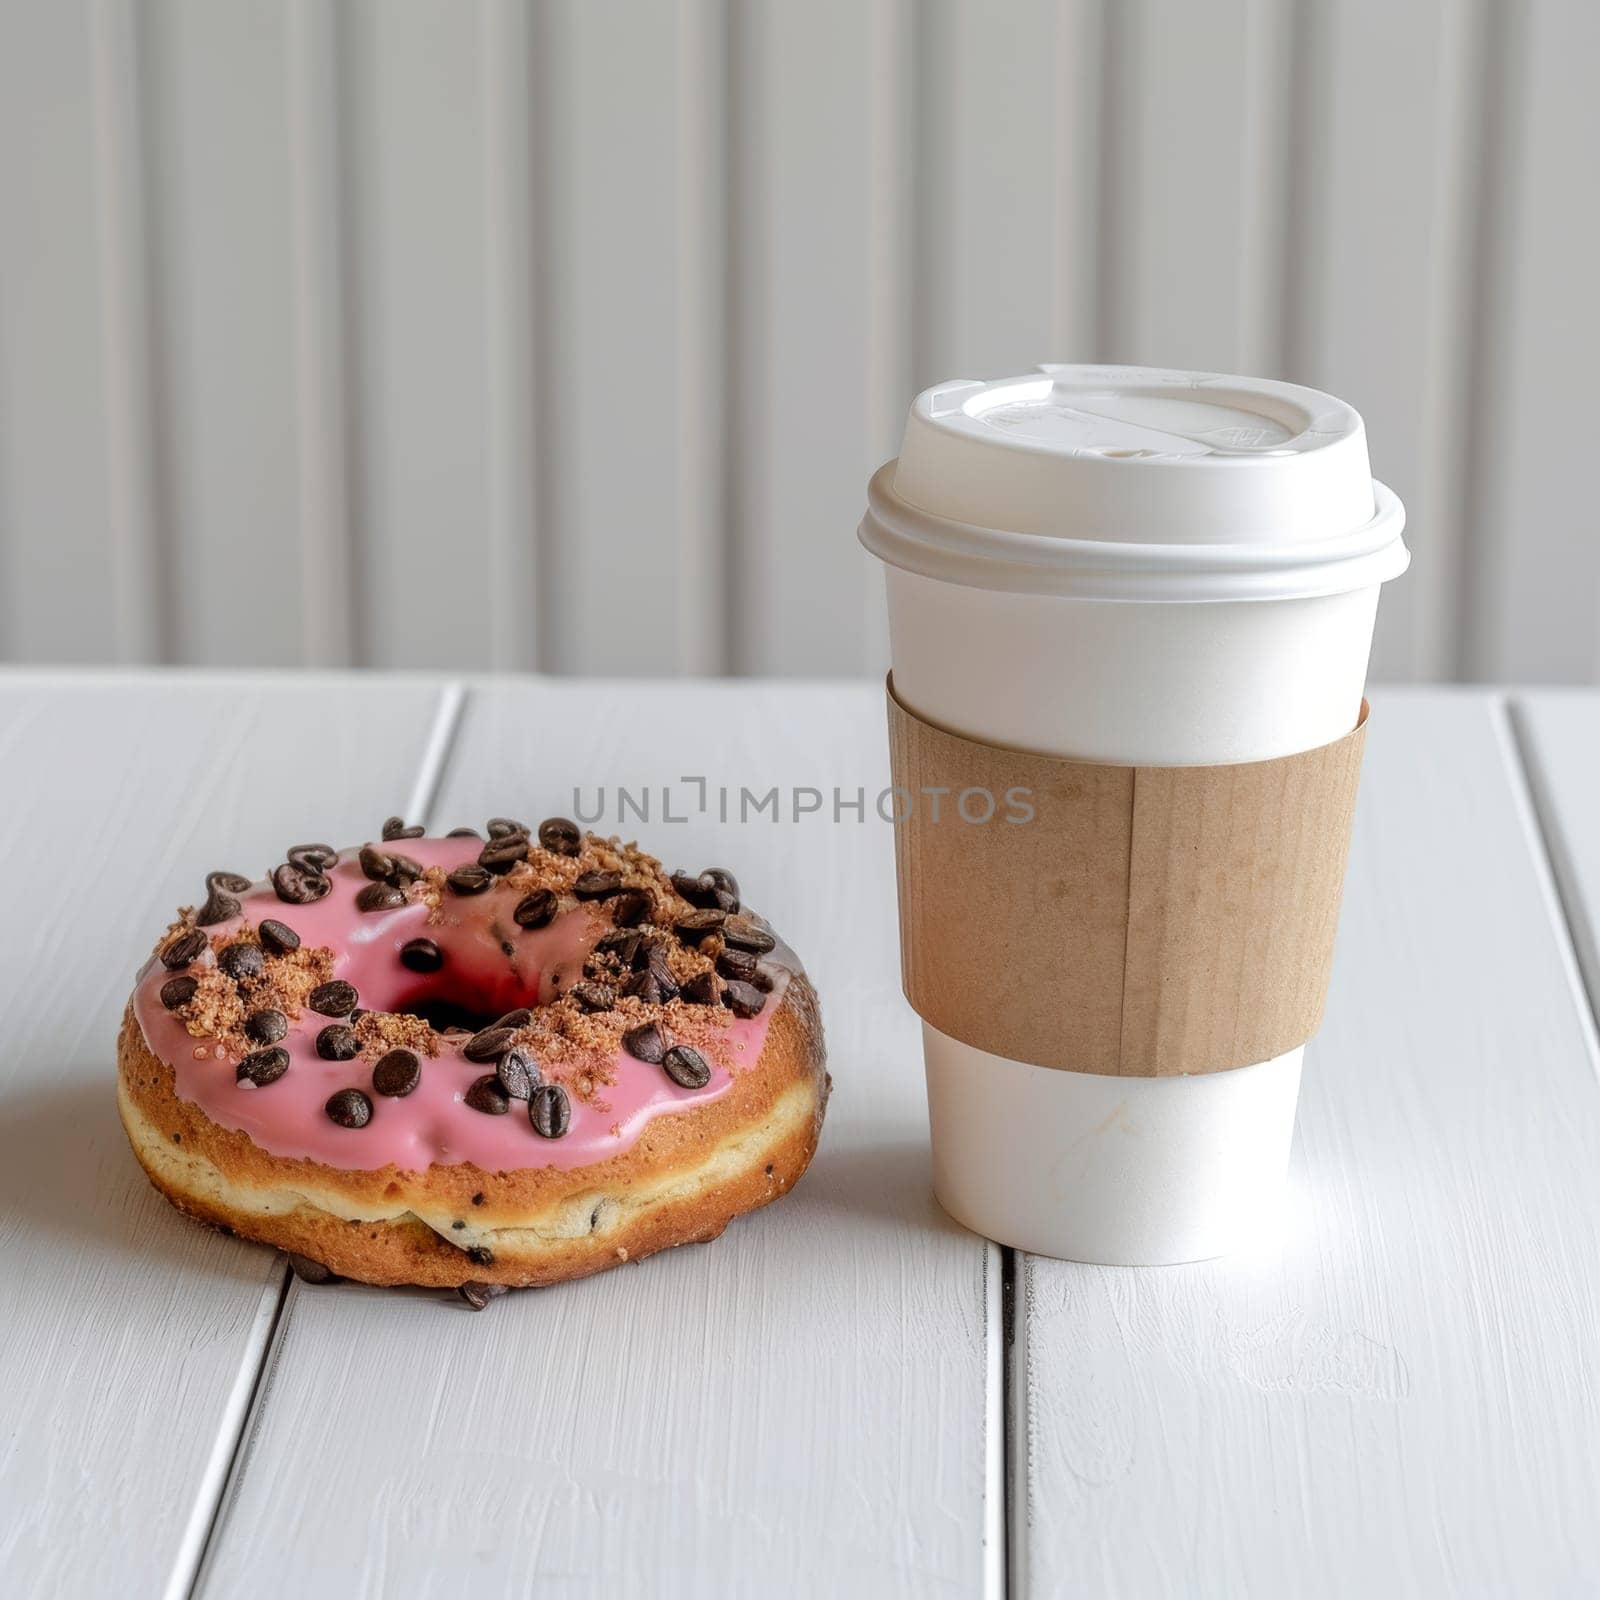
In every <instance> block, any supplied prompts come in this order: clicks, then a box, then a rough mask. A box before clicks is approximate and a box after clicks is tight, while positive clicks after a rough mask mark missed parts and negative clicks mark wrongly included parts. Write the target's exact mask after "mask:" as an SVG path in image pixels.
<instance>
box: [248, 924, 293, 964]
mask: <svg viewBox="0 0 1600 1600" xmlns="http://www.w3.org/2000/svg"><path fill="white" fill-rule="evenodd" d="M256 932H257V934H258V935H260V938H261V948H262V949H263V950H265V951H267V953H268V954H269V955H275V956H286V955H288V954H289V952H290V951H291V950H298V949H299V948H300V935H299V934H298V933H296V932H295V931H294V929H293V928H291V927H290V926H289V925H288V924H287V923H286V922H279V921H278V920H277V919H276V918H275V917H268V918H267V920H266V921H265V922H263V923H262V924H261V926H260V927H259V928H257V929H256Z"/></svg>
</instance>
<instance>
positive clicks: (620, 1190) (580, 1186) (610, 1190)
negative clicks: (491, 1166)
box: [117, 974, 829, 1287]
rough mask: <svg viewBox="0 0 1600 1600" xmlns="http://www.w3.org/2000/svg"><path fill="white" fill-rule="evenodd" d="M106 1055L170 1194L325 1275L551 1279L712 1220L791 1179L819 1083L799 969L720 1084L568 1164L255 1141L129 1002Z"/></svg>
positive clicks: (139, 1145)
mask: <svg viewBox="0 0 1600 1600" xmlns="http://www.w3.org/2000/svg"><path fill="white" fill-rule="evenodd" d="M117 1062H118V1094H117V1100H118V1106H119V1109H120V1111H121V1114H122V1121H123V1126H124V1128H125V1129H126V1130H127V1133H128V1138H129V1141H130V1143H131V1144H132V1145H133V1149H134V1153H135V1155H136V1156H137V1158H138V1160H139V1162H140V1164H141V1166H143V1167H144V1169H145V1172H146V1173H147V1175H148V1176H149V1178H150V1180H151V1182H152V1183H153V1184H154V1185H155V1186H156V1188H157V1189H159V1190H160V1191H161V1192H162V1193H163V1194H164V1195H166V1197H167V1198H168V1199H169V1200H171V1201H172V1203H173V1204H174V1205H176V1206H177V1207H178V1208H179V1209H180V1210H183V1211H185V1212H187V1213H189V1214H190V1215H191V1216H195V1217H198V1218H200V1219H201V1220H202V1221H205V1222H209V1223H212V1224H213V1225H215V1226H217V1227H221V1228H226V1229H229V1230H231V1231H232V1232H234V1233H236V1234H238V1235H240V1236H241V1237H244V1238H249V1239H256V1240H259V1241H261V1242H262V1243H265V1244H270V1245H275V1246H276V1247H278V1248H279V1249H283V1250H291V1251H294V1252H296V1253H297V1254H300V1255H304V1256H308V1257H310V1258H311V1259H313V1260H315V1261H319V1262H321V1263H323V1265H325V1266H326V1267H328V1268H329V1269H330V1270H331V1271H333V1272H335V1273H337V1274H338V1275H339V1276H340V1277H346V1278H355V1279H358V1280H360V1281H361V1282H365V1283H374V1284H422V1285H431V1286H437V1287H455V1286H459V1285H460V1284H463V1283H468V1282H483V1283H503V1284H507V1285H513V1286H531V1285H536V1284H548V1283H556V1282H560V1281H562V1280H564V1279H567V1278H575V1277H581V1276H584V1275H585V1274H588V1273H591V1272H598V1271H601V1270H602V1269H603V1268H605V1267H608V1266H615V1265H617V1264H619V1263H620V1262H622V1261H636V1260H639V1259H640V1258H642V1257H643V1256H647V1255H650V1254H653V1253H654V1252H655V1251H657V1250H662V1249H666V1248H667V1247H668V1246H670V1245H675V1244H686V1243H691V1242H696V1241H700V1240H705V1239H713V1238H715V1237H716V1236H717V1235H718V1234H719V1233H721V1232H722V1230H723V1229H724V1228H725V1227H726V1226H727V1224H728V1222H729V1221H730V1220H731V1219H732V1218H733V1217H735V1216H738V1215H740V1214H741V1213H742V1212H745V1211H751V1210H754V1209H755V1208H756V1207H758V1206H762V1205H765V1204H766V1203H767V1202H768V1201H770V1200H774V1199H776V1198H777V1197H778V1196H779V1195H781V1194H782V1193H784V1192H785V1191H786V1190H787V1189H789V1188H791V1187H792V1186H793V1185H794V1183H795V1182H796V1181H797V1180H798V1179H799V1177H800V1176H801V1174H802V1173H803V1172H804V1171H805V1169H806V1166H807V1165H808V1163H809V1162H810V1160H811V1156H812V1154H813V1152H814V1151H815V1149H816V1143H817V1136H818V1134H819V1132H820V1130H821V1126H822V1119H823V1114H824V1111H825V1109H826V1104H827V1094H828V1086H829V1084H828V1077H827V1072H826V1069H825V1057H824V1050H823V1040H822V1023H821V1016H820V1013H819V1009H818V1006H817V998H816V993H815V991H814V990H813V989H812V987H811V985H810V983H809V982H808V981H807V980H806V978H805V977H804V975H801V974H797V975H796V976H795V977H794V978H793V979H792V980H791V982H790V983H789V984H788V985H787V987H786V989H785V992H784V995H783V998H782V1001H781V1004H780V1006H779V1009H778V1012H777V1013H776V1015H775V1016H774V1017H773V1020H772V1025H771V1027H770V1028H769V1029H768V1032H767V1039H766V1043H765V1045H764V1047H763V1049H762V1052H761V1055H760V1057H759V1058H758V1060H757V1062H756V1064H755V1065H754V1067H752V1068H749V1069H747V1070H745V1071H743V1072H741V1073H740V1074H739V1075H738V1076H737V1077H736V1079H735V1080H734V1083H733V1086H732V1087H731V1088H730V1089H729V1091H728V1092H727V1093H726V1094H724V1095H723V1096H721V1097H720V1098H719V1099H718V1100H715V1101H713V1102H711V1103H710V1104H709V1105H706V1106H704V1107H700V1108H696V1109H694V1110H691V1111H687V1112H680V1113H675V1114H672V1115H666V1116H660V1117H657V1118H656V1119H655V1120H654V1121H652V1122H651V1123H650V1124H649V1125H648V1126H647V1128H646V1129H645V1131H644V1133H643V1134H642V1135H641V1136H640V1138H639V1140H638V1141H637V1142H636V1143H635V1144H634V1145H633V1146H632V1147H631V1148H630V1149H629V1150H627V1151H625V1152H624V1153H622V1154H621V1155H618V1156H614V1157H612V1158H611V1159H610V1160H607V1161H603V1162H597V1163H595V1164H594V1165H591V1166H588V1167H581V1168H575V1169H573V1170H571V1171H560V1170H558V1169H555V1168H550V1167H544V1168H535V1167H528V1168H522V1169H518V1170H516V1171H510V1172H487V1171H485V1170H483V1169H482V1168H478V1167H475V1166H472V1165H471V1164H470V1163H463V1164H460V1165H457V1166H449V1167H431V1168H429V1169H428V1170H427V1171H426V1172H420V1173H419V1172H405V1171H402V1170H401V1169H399V1168H397V1167H393V1166H389V1167H382V1168H378V1169H375V1170H373V1171H370V1172H352V1171H346V1170H344V1169H341V1168H337V1167H330V1166H327V1165H325V1164H323V1163H321V1162H316V1161H310V1160H303V1159H291V1158H286V1157H279V1156H273V1155H270V1154H268V1153H267V1152H266V1151H264V1150H262V1149H260V1148H259V1147H258V1146H257V1145H255V1144H254V1143H253V1142H252V1141H251V1140H250V1139H249V1137H248V1136H247V1135H245V1134H242V1133H239V1132H237V1131H235V1130H233V1129H230V1128H223V1127H221V1126H219V1125H218V1124H217V1123H214V1122H212V1121H211V1119H210V1118H209V1117H207V1116H206V1115H205V1113H204V1112H202V1111H201V1110H200V1109H199V1107H198V1106H195V1105H193V1104H192V1103H190V1102H188V1101H184V1100H180V1099H179V1098H178V1097H177V1095H176V1093H175V1091H174V1076H173V1072H172V1069H171V1067H169V1066H168V1065H167V1064H166V1063H165V1062H163V1061H161V1060H160V1059H159V1058H158V1057H157V1056H156V1055H155V1054H154V1053H153V1052H152V1051H151V1050H150V1048H149V1046H148V1044H147V1043H146V1042H145V1038H144V1034H143V1032H142V1030H141V1029H140V1027H139V1025H138V1022H137V1020H136V1019H135V1018H134V1016H133V1011H132V1007H131V1005H130V1007H129V1009H128V1010H127V1011H126V1013H125V1014H124V1016H123V1023H122V1030H121V1034H120V1036H119V1038H118V1043H117ZM458 1224H459V1226H458ZM469 1250H470V1251H471V1252H472V1254H469V1253H468V1251H469Z"/></svg>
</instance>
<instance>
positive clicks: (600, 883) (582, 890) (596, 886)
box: [572, 871, 622, 900]
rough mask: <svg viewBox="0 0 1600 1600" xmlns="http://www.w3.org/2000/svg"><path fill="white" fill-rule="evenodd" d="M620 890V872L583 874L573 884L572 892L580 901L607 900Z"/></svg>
mask: <svg viewBox="0 0 1600 1600" xmlns="http://www.w3.org/2000/svg"><path fill="white" fill-rule="evenodd" d="M621 888H622V874H621V873H620V872H600V871H595V872H585V873H581V874H580V875H579V877H578V881H577V882H576V883H574V884H573V886H572V892H573V893H574V894H575V895H576V896H577V897H578V898H579V899H580V900H609V899H610V898H611V896H612V895H614V894H617V893H618V892H619V891H620V890H621Z"/></svg>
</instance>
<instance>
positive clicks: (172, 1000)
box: [161, 973, 200, 1011]
mask: <svg viewBox="0 0 1600 1600" xmlns="http://www.w3.org/2000/svg"><path fill="white" fill-rule="evenodd" d="M199 987H200V980H199V979H198V978H191V977H190V976H189V975H188V974H187V973H185V974H184V975H183V976H182V977H179V978H168V979H167V981H166V982H165V983H164V984H162V985H161V1003H162V1005H164V1006H165V1007H166V1008H167V1010H168V1011H176V1010H177V1009H178V1007H179V1006H186V1005H188V1003H189V1002H190V1001H191V1000H193V999H194V992H195V990H196V989H198V988H199Z"/></svg>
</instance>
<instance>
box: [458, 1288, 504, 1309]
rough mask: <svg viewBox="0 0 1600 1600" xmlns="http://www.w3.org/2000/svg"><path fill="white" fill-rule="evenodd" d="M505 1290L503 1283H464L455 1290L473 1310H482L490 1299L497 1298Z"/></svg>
mask: <svg viewBox="0 0 1600 1600" xmlns="http://www.w3.org/2000/svg"><path fill="white" fill-rule="evenodd" d="M505 1292H506V1286H505V1285H504V1284H503V1283H464V1284H462V1285H461V1287H460V1288H459V1289H457V1290H456V1293H457V1294H458V1295H460V1296H461V1298H462V1299H463V1300H465V1301H466V1302H467V1304H468V1305H469V1306H471V1307H472V1309H473V1310H474V1311H482V1310H483V1308H484V1307H485V1306H486V1305H488V1303H489V1302H490V1301H491V1300H498V1299H499V1298H500V1296H501V1295H503V1294H504V1293H505Z"/></svg>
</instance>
